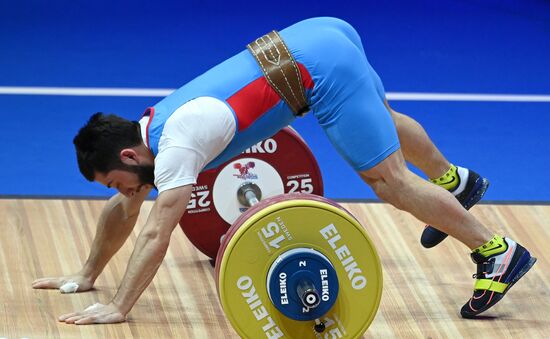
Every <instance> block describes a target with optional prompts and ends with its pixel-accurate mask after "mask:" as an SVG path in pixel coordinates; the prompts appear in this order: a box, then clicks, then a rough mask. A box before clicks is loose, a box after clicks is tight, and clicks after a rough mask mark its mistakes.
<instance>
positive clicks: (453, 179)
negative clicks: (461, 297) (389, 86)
mask: <svg viewBox="0 0 550 339" xmlns="http://www.w3.org/2000/svg"><path fill="white" fill-rule="evenodd" d="M384 104H385V106H386V108H387V109H388V111H390V113H391V116H392V119H393V121H394V123H395V126H396V128H397V133H398V135H399V140H400V142H401V150H402V152H403V156H404V157H405V160H406V161H408V162H410V163H412V164H413V165H414V166H416V167H418V168H419V169H420V170H421V171H422V172H424V174H426V175H427V176H428V178H429V179H430V181H432V182H433V183H435V184H437V185H439V186H441V187H443V188H445V189H446V190H448V191H449V192H452V193H453V195H454V196H455V197H456V198H457V199H458V201H459V202H460V204H461V205H462V206H463V207H464V208H466V209H470V208H471V207H472V206H473V205H475V204H476V203H477V202H478V201H479V200H481V198H482V197H483V195H484V194H485V191H486V190H487V187H488V186H489V181H488V180H487V179H485V178H482V177H481V176H480V175H479V174H477V173H475V172H474V171H472V170H468V169H466V168H461V167H456V166H454V165H451V163H450V162H449V161H448V160H447V159H446V158H445V157H444V156H443V154H441V152H440V151H439V149H437V147H436V146H435V145H434V143H433V142H432V140H431V139H430V137H429V136H428V134H427V133H426V131H425V130H424V128H423V127H422V126H421V125H420V124H419V123H418V122H416V121H415V120H414V119H412V118H410V117H408V116H406V115H404V114H401V113H399V112H396V111H395V110H393V109H392V108H391V107H390V106H389V104H388V102H387V101H384ZM461 182H462V185H461ZM446 237H447V234H446V233H445V232H443V231H441V230H438V229H436V228H434V227H432V226H430V225H427V226H426V227H425V229H424V231H423V232H422V236H421V238H420V242H421V243H422V245H423V246H424V247H427V248H430V247H433V246H436V245H437V244H439V243H440V242H441V241H443V240H444V239H445V238H446Z"/></svg>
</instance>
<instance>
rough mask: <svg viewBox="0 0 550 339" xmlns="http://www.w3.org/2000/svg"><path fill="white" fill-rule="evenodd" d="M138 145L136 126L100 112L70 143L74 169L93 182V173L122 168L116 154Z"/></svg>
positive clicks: (136, 124) (137, 128) (139, 141)
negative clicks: (72, 146)
mask: <svg viewBox="0 0 550 339" xmlns="http://www.w3.org/2000/svg"><path fill="white" fill-rule="evenodd" d="M141 142H142V139H141V133H140V129H139V123H137V122H135V121H130V120H126V119H124V118H121V117H118V116H116V115H114V114H109V115H105V114H103V113H96V114H94V115H92V116H91V118H90V120H88V123H86V125H84V127H82V128H81V129H80V131H78V134H77V135H76V136H75V138H74V140H73V143H74V146H75V148H76V158H77V160H78V167H79V169H80V172H81V173H82V175H84V177H85V178H86V179H88V180H89V181H94V178H95V173H96V172H99V173H108V172H109V171H111V170H113V169H117V168H122V167H124V166H123V165H124V164H123V163H122V162H121V161H120V156H119V154H120V151H121V150H123V149H124V148H129V147H134V146H137V145H139V144H140V143H141Z"/></svg>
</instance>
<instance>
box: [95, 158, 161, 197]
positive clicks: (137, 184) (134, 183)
mask: <svg viewBox="0 0 550 339" xmlns="http://www.w3.org/2000/svg"><path fill="white" fill-rule="evenodd" d="M95 181H97V182H99V183H100V184H103V185H105V186H107V187H108V188H111V187H112V188H115V189H116V190H118V191H119V192H120V193H122V194H123V195H124V196H126V197H132V196H134V195H135V194H136V193H139V192H140V191H141V190H142V189H147V188H151V187H154V181H155V175H154V166H152V165H123V166H122V167H121V168H120V169H114V170H112V171H110V172H108V173H107V174H103V173H99V172H98V173H96V176H95Z"/></svg>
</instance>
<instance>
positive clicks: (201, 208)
mask: <svg viewBox="0 0 550 339" xmlns="http://www.w3.org/2000/svg"><path fill="white" fill-rule="evenodd" d="M241 158H256V159H260V160H263V161H265V162H267V163H268V164H270V165H271V166H273V168H274V169H275V170H276V171H277V172H278V173H279V176H280V177H281V180H282V182H283V185H284V192H285V193H295V192H296V193H311V194H316V195H323V182H322V178H321V171H320V169H319V165H318V164H317V161H316V160H315V157H314V156H313V154H312V153H311V150H310V149H309V148H308V147H307V145H306V144H305V142H304V141H303V139H302V138H301V137H300V136H299V135H298V133H296V132H295V131H294V130H292V129H291V128H288V127H287V128H284V129H282V130H281V131H280V132H278V133H277V134H275V135H274V136H273V137H271V138H268V139H266V140H264V141H262V142H259V143H258V144H256V145H254V146H252V147H251V148H249V149H247V150H246V151H245V152H243V153H242V154H240V155H238V156H237V157H235V158H233V159H231V160H230V161H228V162H226V163H225V164H222V165H221V166H219V167H218V168H215V169H212V170H209V171H205V172H202V173H201V174H200V175H199V177H198V178H197V184H196V185H194V186H193V194H192V196H191V200H190V202H189V205H188V206H187V211H186V213H185V214H184V215H183V217H182V218H181V220H180V226H181V228H182V229H183V231H184V232H185V234H186V235H187V237H188V238H189V240H190V241H191V243H193V245H194V246H195V247H196V248H198V249H199V250H200V251H201V252H202V253H204V254H206V255H207V256H209V257H210V258H216V254H217V253H218V249H219V247H220V239H221V237H222V236H223V235H224V234H225V233H226V232H227V230H228V229H229V227H230V226H231V225H230V224H228V223H227V222H226V221H225V220H224V219H223V218H222V217H221V216H220V214H219V213H218V210H217V208H216V206H215V204H214V201H213V195H214V193H215V192H213V189H214V182H215V181H216V178H217V176H218V174H219V173H220V171H221V170H222V169H223V168H225V167H226V166H227V165H228V164H229V163H231V162H232V161H235V160H237V159H241ZM236 193H237V192H224V193H223V194H226V195H227V199H236Z"/></svg>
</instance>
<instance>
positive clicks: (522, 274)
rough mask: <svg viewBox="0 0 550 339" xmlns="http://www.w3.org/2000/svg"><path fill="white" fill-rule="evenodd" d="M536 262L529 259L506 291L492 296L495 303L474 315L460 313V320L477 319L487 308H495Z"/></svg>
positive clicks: (531, 258) (533, 258)
mask: <svg viewBox="0 0 550 339" xmlns="http://www.w3.org/2000/svg"><path fill="white" fill-rule="evenodd" d="M536 262H537V258H535V257H530V258H529V261H528V262H527V264H525V265H523V267H522V268H521V270H520V271H519V272H518V274H517V275H516V277H515V278H514V279H513V280H512V281H511V282H510V283H509V284H508V287H506V289H505V290H504V292H502V293H499V294H497V295H495V296H493V298H494V299H493V300H494V301H495V302H494V303H492V304H490V305H488V306H486V307H483V308H481V309H480V310H478V311H477V312H476V313H471V314H470V313H462V312H461V314H460V315H461V316H462V318H466V319H475V318H477V316H478V315H479V314H480V313H483V312H485V311H487V310H488V309H489V308H491V307H493V306H495V305H496V304H497V303H498V302H499V301H500V300H501V299H502V298H503V297H504V296H505V295H506V293H508V291H509V290H510V289H511V288H512V286H514V285H515V283H516V282H518V281H519V279H521V278H522V277H523V276H524V275H525V273H527V272H529V270H530V269H531V267H533V265H535V263H536Z"/></svg>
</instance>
